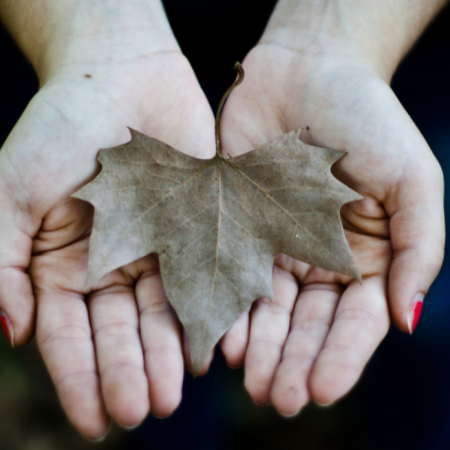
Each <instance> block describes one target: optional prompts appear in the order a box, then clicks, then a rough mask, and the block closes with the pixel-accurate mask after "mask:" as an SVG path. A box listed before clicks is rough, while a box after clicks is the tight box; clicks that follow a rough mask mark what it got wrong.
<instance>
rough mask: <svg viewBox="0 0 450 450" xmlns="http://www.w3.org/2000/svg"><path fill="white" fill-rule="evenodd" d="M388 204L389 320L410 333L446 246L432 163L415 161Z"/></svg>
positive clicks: (438, 178)
mask: <svg viewBox="0 0 450 450" xmlns="http://www.w3.org/2000/svg"><path fill="white" fill-rule="evenodd" d="M417 162H418V164H417V166H418V168H417V170H418V172H417V173H416V174H414V175H413V176H411V177H409V178H408V179H407V180H406V181H404V182H403V183H402V185H401V188H400V189H398V190H397V191H396V194H395V195H394V196H393V198H392V199H391V200H390V202H389V203H388V214H390V215H391V219H390V231H391V239H392V247H393V251H394V259H393V261H392V264H391V268H390V271H389V291H388V293H389V302H390V307H391V313H392V318H393V321H394V322H395V324H396V325H397V326H398V327H399V328H400V329H401V330H403V331H409V332H410V333H412V332H413V331H414V328H415V326H416V324H417V321H418V319H419V316H420V312H421V309H422V302H423V298H424V296H425V295H426V293H427V291H428V289H429V287H430V285H431V283H432V282H433V281H434V279H435V278H436V276H437V274H438V273H439V270H440V268H441V265H442V261H443V256H444V244H445V224H444V209H443V192H444V188H443V177H442V171H441V169H440V167H439V165H438V163H437V162H436V161H431V163H430V161H422V162H421V161H420V160H419V161H417Z"/></svg>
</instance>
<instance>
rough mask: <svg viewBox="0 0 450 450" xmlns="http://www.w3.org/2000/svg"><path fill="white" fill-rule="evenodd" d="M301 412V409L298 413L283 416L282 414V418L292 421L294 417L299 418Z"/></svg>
mask: <svg viewBox="0 0 450 450" xmlns="http://www.w3.org/2000/svg"><path fill="white" fill-rule="evenodd" d="M301 410H302V409H301V408H300V409H299V410H298V411H295V413H294V414H283V413H280V416H282V417H284V418H286V419H292V418H293V417H295V416H298V415H299V414H300V411H301Z"/></svg>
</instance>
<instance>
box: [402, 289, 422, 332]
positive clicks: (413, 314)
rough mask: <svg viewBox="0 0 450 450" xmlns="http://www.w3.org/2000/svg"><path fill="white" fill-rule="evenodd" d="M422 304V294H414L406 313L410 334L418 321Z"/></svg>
mask: <svg viewBox="0 0 450 450" xmlns="http://www.w3.org/2000/svg"><path fill="white" fill-rule="evenodd" d="M422 306H423V295H422V294H416V296H415V297H414V299H413V301H412V302H411V305H410V306H409V308H408V312H407V314H406V318H407V322H408V328H409V333H410V334H412V333H413V332H414V330H415V329H416V326H417V322H418V321H419V318H420V314H421V313H422Z"/></svg>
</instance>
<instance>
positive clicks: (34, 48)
mask: <svg viewBox="0 0 450 450" xmlns="http://www.w3.org/2000/svg"><path fill="white" fill-rule="evenodd" d="M61 3H64V4H63V5H61ZM121 3H123V2H119V1H116V0H110V1H106V0H105V1H97V2H92V1H89V2H85V1H69V2H60V3H57V2H56V0H41V1H36V2H33V6H30V2H24V1H17V0H15V1H5V0H3V2H0V14H1V16H2V18H3V20H4V22H5V23H6V25H7V27H8V28H9V29H10V31H11V33H12V35H13V36H14V37H15V39H16V40H17V42H18V43H19V45H20V46H21V48H22V49H23V51H24V52H25V54H26V55H27V57H28V58H29V59H30V61H31V62H32V64H33V65H34V67H35V69H36V71H37V73H38V76H39V80H40V84H41V89H40V91H39V93H38V94H37V95H36V97H35V98H34V99H33V100H32V101H31V103H30V105H29V106H28V107H27V109H26V111H25V112H24V114H23V116H22V117H21V119H20V121H19V122H18V123H17V125H16V127H15V128H14V130H13V131H12V133H11V135H10V136H9V138H8V139H7V141H6V142H5V145H4V147H3V148H2V151H1V152H0V205H2V206H1V214H0V308H1V309H2V311H4V312H5V313H6V314H7V316H8V318H9V321H10V325H11V328H12V329H13V330H14V337H13V340H14V344H15V345H22V344H24V343H26V342H27V341H28V339H29V338H30V337H31V335H32V333H33V326H34V315H35V313H36V312H37V315H36V336H37V342H38V345H39V348H40V351H41V353H42V356H43V358H44V361H45V362H46V365H47V367H48V369H49V372H50V375H51V377H52V378H53V380H54V382H55V386H56V389H57V391H58V394H59V397H60V400H61V403H62V405H63V408H64V409H65V411H66V413H67V415H68V417H69V420H70V421H71V422H72V423H73V425H74V426H75V427H76V428H77V429H78V430H79V432H80V433H81V434H83V435H84V436H86V437H88V438H91V439H97V438H100V437H102V436H104V435H105V434H106V433H107V430H108V428H109V422H110V419H111V418H112V419H113V420H115V421H116V422H118V423H119V424H120V425H122V426H126V427H130V426H134V425H137V424H139V423H140V422H141V421H142V420H143V419H144V417H145V416H146V415H147V414H148V412H151V413H153V414H155V415H156V416H159V417H164V416H167V415H169V414H171V412H173V410H174V409H175V408H176V407H177V406H178V404H179V402H180V400H181V385H182V379H183V367H184V362H183V359H185V360H186V361H187V362H188V361H189V357H188V356H187V352H185V351H184V350H183V337H182V331H181V327H180V325H179V323H178V322H177V319H176V317H175V315H174V314H173V312H172V310H171V308H170V306H169V304H168V301H167V299H166V297H165V295H164V291H163V288H162V284H161V278H160V276H159V273H158V266H157V261H156V259H155V258H153V257H147V258H143V259H141V260H139V261H137V262H135V263H133V264H130V265H128V266H126V267H124V268H122V269H120V270H117V271H115V272H113V273H111V274H110V275H108V276H106V277H105V278H104V279H102V280H101V282H100V283H99V285H98V286H95V288H94V289H93V290H92V291H90V292H84V280H85V276H86V266H87V257H88V253H87V252H88V238H89V231H90V227H91V224H92V208H91V207H90V206H89V205H88V204H86V203H83V202H81V201H78V200H74V199H70V198H68V197H69V195H70V194H71V193H73V192H75V191H76V190H77V189H78V188H79V187H80V186H81V185H83V184H84V183H86V182H87V181H89V180H91V179H92V178H93V177H94V176H95V174H96V173H97V172H98V167H97V165H96V162H95V158H96V155H97V152H98V149H99V148H105V147H111V146H115V145H119V144H122V143H124V142H127V141H128V140H129V133H128V131H127V129H126V127H127V126H131V127H133V128H135V129H137V130H139V131H142V132H144V133H146V134H148V135H150V136H154V137H156V138H158V139H161V140H163V141H165V142H167V143H169V144H170V145H172V146H174V147H175V148H178V149H179V150H181V151H184V152H186V153H188V154H191V155H194V156H197V157H201V158H209V157H212V156H213V155H214V151H215V143H214V117H213V114H212V112H211V110H210V108H209V106H208V103H207V100H206V98H205V96H204V94H203V92H202V91H201V89H200V87H199V85H198V83H197V81H196V79H195V76H194V73H193V71H192V69H191V67H190V66H189V64H188V62H187V61H186V59H185V58H184V57H183V56H182V54H181V53H180V50H179V47H178V45H177V43H176V41H175V39H174V37H173V35H172V33H171V30H170V28H169V25H168V23H167V21H166V19H165V16H164V12H163V10H162V8H161V5H160V3H159V2H158V1H156V0H147V1H144V0H141V1H135V2H133V4H128V5H127V8H126V10H125V9H123V7H122V5H121ZM320 3H321V2H315V5H318V4H320ZM325 3H326V5H328V6H326V5H325ZM352 3H356V2H352V1H348V2H345V1H343V2H333V1H329V2H324V4H323V5H325V6H326V7H325V6H324V7H323V8H319V7H313V6H312V3H311V2H306V1H298V2H294V1H286V2H283V1H281V2H280V3H279V5H278V7H277V9H276V10H275V13H274V15H273V17H272V20H271V22H270V23H269V25H268V28H267V29H266V31H265V34H264V36H263V37H262V39H261V42H260V45H258V46H257V47H256V48H255V49H254V50H252V51H251V52H250V54H249V55H248V57H247V58H246V60H245V62H244V68H245V70H246V74H247V80H246V81H247V82H245V83H244V84H242V85H241V86H239V87H238V88H236V90H235V91H234V92H233V93H232V95H231V96H230V98H229V101H228V102H227V104H226V107H225V110H224V113H223V119H222V125H221V134H222V145H223V153H224V154H227V153H229V154H231V155H234V154H238V153H243V152H245V151H249V150H251V149H253V148H254V147H255V146H258V145H260V144H262V143H264V142H266V141H267V140H269V139H271V138H273V137H276V136H278V135H280V134H282V133H285V132H287V131H290V130H292V129H295V128H305V127H306V126H309V128H310V130H309V131H306V130H305V131H304V132H303V133H302V139H304V140H306V141H307V142H310V143H313V144H315V145H321V146H324V147H328V148H334V149H339V150H342V149H345V150H346V151H347V152H348V153H349V154H348V155H347V156H346V157H345V158H343V159H342V161H340V162H339V163H338V164H337V165H336V166H335V167H334V170H333V171H334V173H335V175H336V176H337V177H338V178H339V179H341V180H342V181H344V182H345V183H347V184H348V185H349V186H351V187H353V188H354V189H356V190H357V191H358V192H360V193H361V194H362V195H363V196H364V197H365V200H363V201H360V202H355V203H353V204H351V205H349V206H347V207H345V208H344V209H343V210H342V213H343V221H344V225H345V227H346V229H347V238H348V240H349V243H350V246H351V249H352V253H353V255H354V257H355V260H356V263H357V265H358V267H359V268H360V270H361V273H362V275H363V283H362V284H358V283H356V282H355V281H354V280H351V279H349V278H348V277H344V276H341V275H337V274H333V273H329V272H325V271H323V270H320V269H317V268H311V267H308V266H307V265H306V264H304V263H301V262H299V261H295V260H292V259H291V258H289V257H286V256H280V257H278V258H277V260H276V262H275V267H274V291H275V297H274V299H273V302H272V303H270V302H268V301H267V300H265V299H261V300H258V302H257V303H256V304H255V305H254V306H253V308H252V312H251V314H250V315H249V314H248V313H247V314H244V315H243V316H242V317H240V318H239V319H238V320H237V322H236V323H235V325H234V326H233V327H232V328H231V329H230V331H229V332H228V333H227V335H226V336H225V337H224V338H223V340H222V342H221V345H222V350H223V352H224V354H225V356H226V358H227V361H228V363H229V364H230V365H231V366H234V367H237V366H239V365H242V364H245V385H246V388H247V390H248V392H249V393H250V395H251V397H252V398H253V399H254V401H255V402H257V403H258V404H267V403H269V402H272V403H273V404H274V406H275V408H276V409H277V410H278V411H279V412H280V413H281V414H284V415H291V414H294V413H296V412H297V411H299V410H300V409H301V407H302V406H304V405H305V404H306V403H307V402H308V401H309V400H310V399H314V400H316V401H318V402H320V403H329V402H332V401H334V400H336V399H338V398H339V397H341V396H342V395H344V394H345V393H346V392H347V391H348V390H349V389H350V388H351V387H352V386H353V385H354V383H355V382H356V381H357V379H358V377H359V375H360V374H361V371H362V370H363V368H364V365H365V363H366V362H367V360H368V359H369V358H370V356H371V355H372V353H373V351H374V350H375V348H376V347H377V345H378V344H379V342H380V341H381V340H382V338H383V337H384V335H385V333H386V331H387V329H388V326H389V321H390V317H392V319H393V320H394V322H395V323H396V325H397V326H398V327H399V328H400V329H402V330H404V331H407V329H408V325H407V311H408V307H409V306H410V304H411V302H412V301H413V299H415V298H417V294H420V295H421V296H423V295H424V294H426V292H427V290H428V287H429V285H430V284H431V282H432V281H433V279H434V278H435V276H436V274H437V272H438V270H439V268H440V265H441V262H442V255H443V244H444V225H443V208H442V195H443V194H442V192H443V182H442V173H441V170H440V167H439V165H438V164H437V162H436V160H435V159H434V157H433V155H432V153H431V151H430V149H429V148H428V146H427V144H426V142H425V141H424V139H423V137H422V136H421V135H420V133H419V131H418V130H417V128H416V127H415V126H414V124H413V123H412V121H411V120H410V119H409V117H408V115H407V114H406V112H405V111H404V110H403V109H402V107H401V105H400V104H399V102H398V100H397V99H396V98H395V96H394V94H393V93H392V91H391V90H390V88H389V86H388V82H389V79H390V76H391V75H392V73H393V71H394V70H395V67H396V66H397V64H398V62H399V61H400V59H401V58H402V57H403V55H404V53H405V52H406V51H407V50H408V49H409V48H410V46H411V45H412V43H413V42H414V40H415V39H416V38H417V36H418V35H420V33H421V31H422V29H423V28H424V27H425V26H426V24H427V23H428V22H429V21H430V20H431V18H432V17H433V15H434V14H435V13H436V12H437V11H438V10H439V8H440V7H441V5H442V3H443V2H442V1H440V2H438V1H430V0H428V1H426V2H425V1H424V2H415V8H416V9H417V11H416V12H417V14H416V15H414V13H413V12H414V11H413V10H415V9H414V8H411V5H410V2H409V1H402V2H400V1H399V2H398V4H397V3H396V5H397V6H396V7H395V8H394V10H395V11H388V12H390V14H386V11H384V13H385V14H384V15H380V16H379V21H378V22H377V21H376V20H375V21H374V20H371V21H370V23H375V24H376V25H373V27H374V29H375V31H376V32H377V33H380V35H381V36H384V37H386V34H387V32H386V31H385V30H384V29H383V27H385V28H386V29H388V30H390V29H391V27H390V23H385V22H383V17H389V21H393V22H394V23H398V24H401V26H398V27H396V28H395V30H396V33H397V34H398V35H395V36H392V35H391V36H390V40H387V39H386V40H383V39H374V38H373V36H372V35H371V34H370V33H371V32H372V31H373V30H371V27H364V30H363V32H362V31H361V33H362V36H357V38H355V36H353V35H352V34H351V33H353V32H354V30H355V29H356V30H357V29H358V27H356V25H355V24H356V23H359V22H360V21H361V20H364V17H365V16H364V14H366V17H367V16H370V17H371V18H372V19H373V17H378V16H374V11H365V10H364V9H358V8H356V6H355V5H352ZM384 3H386V5H384V7H385V8H389V4H390V3H391V2H387V1H386V2H378V3H377V4H378V5H379V6H380V8H381V9H382V7H383V4H384ZM421 3H423V5H420V4H421ZM25 4H26V5H27V6H25ZM335 6H339V8H337V9H336V8H335ZM346 6H353V8H349V10H351V12H348V11H346V10H345V7H346ZM402 7H403V8H404V9H403V10H402ZM296 8H300V9H301V10H298V11H297V10H296ZM302 8H305V9H302ZM405 9H407V10H408V11H409V13H408V14H407V15H406V17H404V16H405V14H403V12H404V10H405ZM25 11H26V13H25ZM336 11H338V12H339V13H340V15H339V14H338V15H337V16H336V17H341V16H342V14H344V17H348V18H349V21H346V22H345V27H341V26H340V25H341V23H340V21H339V20H337V19H336V18H335V14H336ZM355 11H356V13H357V14H359V16H357V18H356V19H355V20H354V21H352V20H350V19H352V18H354V17H355V16H354V14H355ZM394 13H398V15H399V17H398V21H397V22H396V20H397V19H396V18H395V15H394ZM308 14H310V16H311V17H313V18H315V20H316V22H315V21H314V20H305V23H303V22H302V20H300V19H301V18H307V15H308ZM29 17H33V21H30V22H29V21H28V18H29ZM295 18H297V19H298V20H299V22H295V23H292V22H291V21H292V20H294V19H295ZM314 24H315V25H314ZM352 24H353V28H352ZM291 25H292V26H291ZM312 25H314V26H312ZM308 26H311V28H312V29H307V27H308ZM21 30H27V31H26V32H23V31H21ZM299 30H303V31H302V32H300V31H299ZM380 30H381V31H380ZM399 30H400V31H399ZM291 31H292V32H293V33H294V34H295V39H294V38H293V37H292V36H291V35H289V33H290V32H291ZM364 33H366V34H367V35H364ZM349 34H350V35H351V37H350V38H349V37H348V35H349ZM328 35H329V36H330V37H332V38H333V39H328V37H327V36H328ZM336 36H338V38H336ZM349 41H352V42H353V45H351V46H349V45H348V42H349ZM286 42H289V45H287V44H286ZM305 42H308V43H309V47H308V48H309V49H311V47H312V48H313V49H314V51H312V52H310V51H307V49H306V47H305V45H304V43H305ZM349 47H350V48H349ZM368 49H370V51H368ZM386 55H388V56H389V57H387V56H386ZM86 75H89V76H90V77H86ZM174 130H176V132H174ZM386 161H389V162H388V163H386ZM267 330H270V332H269V333H267ZM183 354H185V357H184V358H183ZM207 366H208V363H206V365H205V368H204V371H203V372H205V371H206V370H207Z"/></svg>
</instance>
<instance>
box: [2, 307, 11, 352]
mask: <svg viewBox="0 0 450 450" xmlns="http://www.w3.org/2000/svg"><path fill="white" fill-rule="evenodd" d="M0 323H1V324H2V328H3V332H4V333H5V336H6V338H7V339H8V342H9V343H10V345H11V347H12V348H14V328H13V326H12V323H11V320H9V317H8V316H7V314H6V313H5V312H4V311H0Z"/></svg>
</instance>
